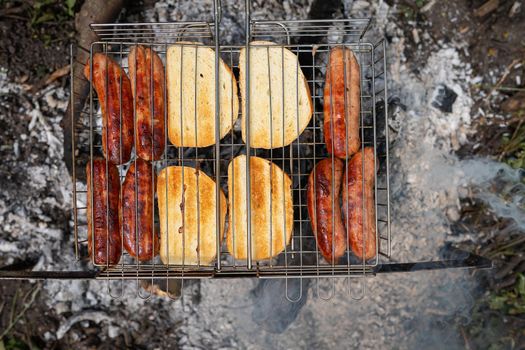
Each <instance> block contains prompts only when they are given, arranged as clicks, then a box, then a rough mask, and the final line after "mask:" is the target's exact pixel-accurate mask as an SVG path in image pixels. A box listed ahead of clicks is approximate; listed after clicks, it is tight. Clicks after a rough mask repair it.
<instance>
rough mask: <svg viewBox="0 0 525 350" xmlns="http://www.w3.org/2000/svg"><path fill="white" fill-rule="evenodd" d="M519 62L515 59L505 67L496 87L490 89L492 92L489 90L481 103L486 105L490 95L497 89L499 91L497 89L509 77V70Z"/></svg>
mask: <svg viewBox="0 0 525 350" xmlns="http://www.w3.org/2000/svg"><path fill="white" fill-rule="evenodd" d="M520 61H521V60H520V59H518V58H516V59H514V60H513V61H512V62H511V63H510V64H509V65H508V66H507V67H505V71H504V72H503V75H502V76H501V78H499V80H498V82H497V83H496V85H494V87H493V88H492V90H490V92H489V94H488V95H487V97H485V98H484V99H483V103H484V104H486V103H487V102H488V101H489V99H490V96H492V93H493V92H494V91H496V90H497V89H499V87H500V86H501V84H503V82H504V81H505V79H507V77H508V76H509V74H510V70H511V68H512V67H513V66H514V65H516V64H517V63H518V62H520Z"/></svg>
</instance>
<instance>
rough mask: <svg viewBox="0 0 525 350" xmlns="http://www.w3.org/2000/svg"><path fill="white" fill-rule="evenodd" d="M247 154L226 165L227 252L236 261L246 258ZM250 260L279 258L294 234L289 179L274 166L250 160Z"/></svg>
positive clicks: (254, 159)
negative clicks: (227, 197) (277, 256)
mask: <svg viewBox="0 0 525 350" xmlns="http://www.w3.org/2000/svg"><path fill="white" fill-rule="evenodd" d="M246 165H247V157H246V155H241V156H238V157H236V158H234V159H233V160H232V161H231V162H230V164H229V166H228V191H229V214H228V215H229V216H228V218H229V225H228V233H227V235H226V243H227V247H228V251H229V252H230V254H231V255H232V256H233V257H234V258H235V259H246V257H247V252H248V249H247V225H248V223H247V220H248V215H247V208H248V203H247V200H246ZM250 187H251V191H250V192H251V206H250V207H251V232H252V234H251V237H252V247H251V251H252V259H253V260H264V259H269V258H271V257H274V256H276V255H278V254H279V253H280V252H281V251H283V250H284V248H285V246H286V245H288V243H289V242H290V238H291V236H292V231H293V204H292V180H291V179H290V177H289V176H288V175H287V174H286V173H285V172H284V171H283V170H282V169H281V168H279V167H278V166H277V165H275V164H273V163H272V162H270V161H268V160H266V159H263V158H259V157H250Z"/></svg>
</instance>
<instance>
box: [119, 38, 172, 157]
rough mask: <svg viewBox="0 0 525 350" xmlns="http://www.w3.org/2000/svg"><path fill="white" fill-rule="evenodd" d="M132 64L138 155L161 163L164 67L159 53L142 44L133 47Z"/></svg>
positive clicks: (163, 142)
mask: <svg viewBox="0 0 525 350" xmlns="http://www.w3.org/2000/svg"><path fill="white" fill-rule="evenodd" d="M128 65H129V77H130V79H131V90H132V91H133V96H134V97H135V118H136V119H135V133H136V135H137V142H136V145H135V147H136V151H137V156H139V157H140V158H142V159H145V160H158V159H160V157H161V156H162V153H163V152H164V147H165V144H166V143H165V139H164V136H165V134H164V132H165V131H164V118H165V116H164V95H165V80H164V66H163V64H162V61H161V60H160V57H159V56H158V55H157V53H155V51H153V50H152V49H151V48H149V47H148V48H145V47H144V46H141V45H138V46H133V47H132V48H131V51H130V53H129V57H128ZM152 77H153V82H152Z"/></svg>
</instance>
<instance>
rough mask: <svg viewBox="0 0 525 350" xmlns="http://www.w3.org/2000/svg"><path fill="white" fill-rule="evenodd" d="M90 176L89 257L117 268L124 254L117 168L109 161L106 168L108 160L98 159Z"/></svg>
mask: <svg viewBox="0 0 525 350" xmlns="http://www.w3.org/2000/svg"><path fill="white" fill-rule="evenodd" d="M86 176H87V222H88V251H89V256H91V257H92V258H93V262H94V263H95V265H116V264H118V262H119V260H120V256H121V254H122V245H121V239H120V226H119V215H118V207H119V197H120V179H119V174H118V170H117V167H116V166H115V165H113V164H111V163H109V162H108V163H107V168H106V160H105V159H103V158H95V159H93V172H91V163H88V164H87V166H86ZM92 197H93V198H92ZM93 244H94V246H93ZM93 247H94V248H93Z"/></svg>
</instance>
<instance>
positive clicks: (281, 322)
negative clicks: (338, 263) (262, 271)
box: [251, 278, 310, 333]
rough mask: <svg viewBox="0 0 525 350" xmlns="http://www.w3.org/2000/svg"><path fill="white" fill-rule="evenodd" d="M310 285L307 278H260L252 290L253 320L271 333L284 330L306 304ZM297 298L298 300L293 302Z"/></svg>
mask: <svg viewBox="0 0 525 350" xmlns="http://www.w3.org/2000/svg"><path fill="white" fill-rule="evenodd" d="M301 284H302V285H301ZM309 285H310V281H309V280H307V279H304V280H302V281H301V280H300V279H297V278H292V279H288V280H284V279H265V280H260V281H259V282H258V283H257V286H256V287H255V288H254V289H253V290H252V291H251V297H252V299H253V311H252V320H253V321H254V322H255V323H256V324H258V325H260V326H261V327H262V328H264V330H266V331H268V332H270V333H282V332H284V331H285V330H286V329H287V328H288V326H289V325H290V324H291V323H292V322H294V321H295V319H296V318H297V315H298V313H299V311H300V310H301V308H302V307H303V306H304V305H305V304H306V300H307V299H308V297H307V294H306V292H305V291H306V290H307V289H308V287H309ZM283 290H284V293H283ZM303 293H304V295H303ZM295 300H298V301H297V302H293V301H295ZM291 301H292V302H291Z"/></svg>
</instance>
